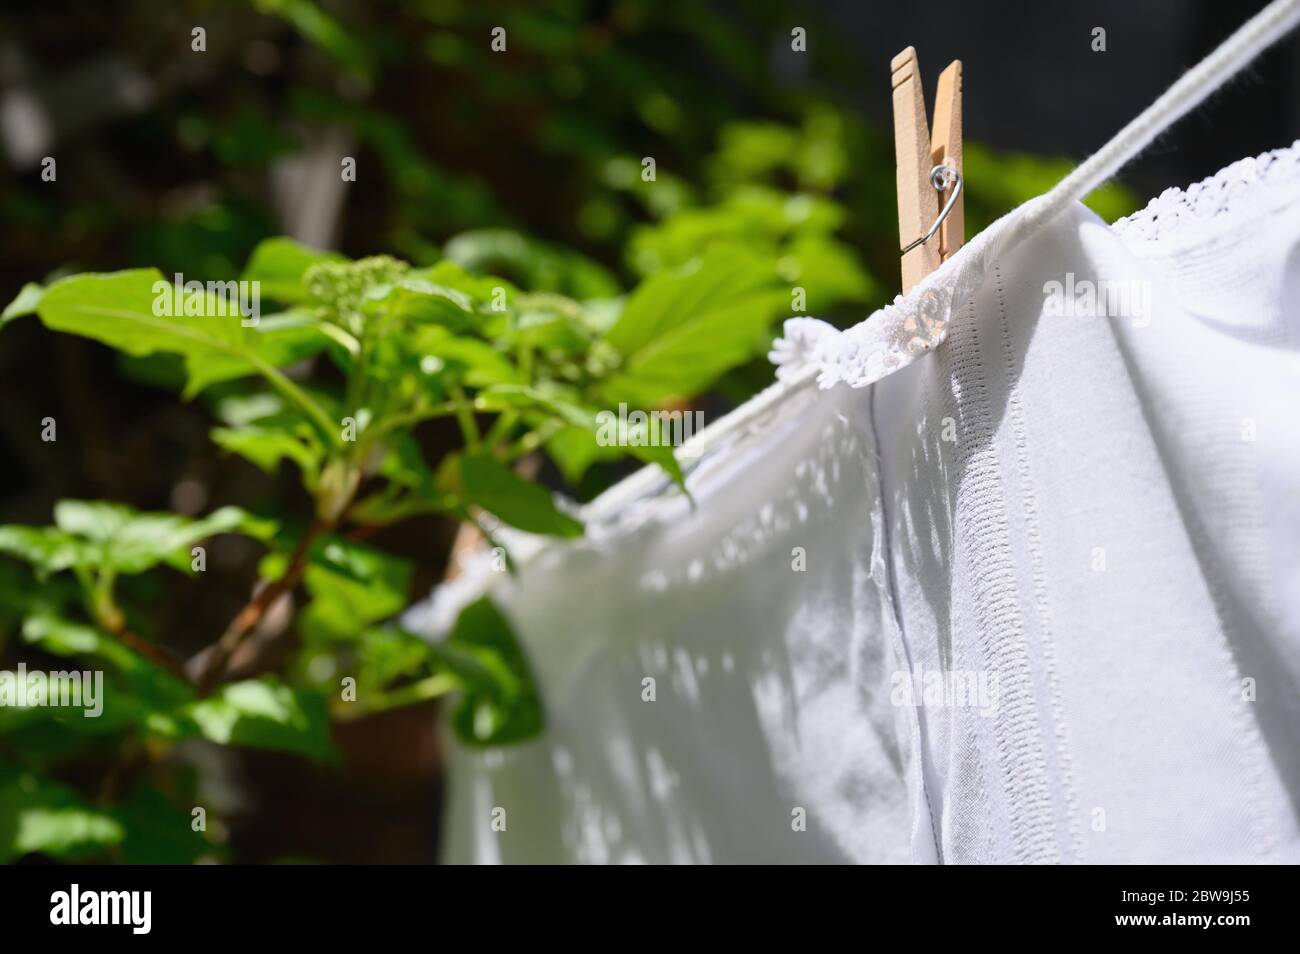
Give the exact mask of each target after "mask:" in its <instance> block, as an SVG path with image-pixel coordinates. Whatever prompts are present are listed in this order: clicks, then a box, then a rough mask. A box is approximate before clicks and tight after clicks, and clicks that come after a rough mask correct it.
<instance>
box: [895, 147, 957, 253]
mask: <svg viewBox="0 0 1300 954" xmlns="http://www.w3.org/2000/svg"><path fill="white" fill-rule="evenodd" d="M930 184H931V185H933V186H934V188H935V191H937V192H939V193H940V194H941V195H942V194H943V193H944V192H945V191H946V190H947V189H948V187H949V186H952V195H950V196H948V201H947V202H945V203H944V204H943V208H942V209H941V210H940V211H939V217H938V218H937V219H935V220H934V225H932V226H930V229H929V231H927V232H926V233H925V234H924V235H922V236H921V237H920V238H919V239H917V240H916V241H915V242H913V243H912V244H910V245H908V246H907V247H905V248H904V249H903V250H902V251H901V252H899V253H898V254H899V255H906V254H907V253H908V252H910V251H911V250H912V249H914V248H916V247H917V246H918V245H924V244H925V243H926V242H928V241H930V239H932V238H934V236H935V233H937V232H938V231H939V226H941V225H943V220H944V219H946V218H947V217H948V213H949V212H951V211H952V207H953V206H954V205H956V204H957V197H958V196H959V195H961V173H960V172H958V171H957V170H956V169H954V168H953V167H952V166H945V165H938V166H935V167H934V168H933V169H931V170H930Z"/></svg>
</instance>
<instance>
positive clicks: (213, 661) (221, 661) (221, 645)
mask: <svg viewBox="0 0 1300 954" xmlns="http://www.w3.org/2000/svg"><path fill="white" fill-rule="evenodd" d="M329 529H330V528H329V527H328V526H327V525H326V524H325V523H324V522H323V521H320V520H313V521H312V523H311V525H310V526H309V527H308V528H307V532H306V533H304V534H303V535H302V539H301V540H299V541H298V546H297V548H296V549H295V550H294V552H293V557H292V558H291V559H290V561H289V566H288V568H287V569H286V570H285V571H284V575H283V576H281V577H280V578H279V579H277V580H272V581H271V582H270V583H267V584H266V586H264V587H262V588H261V589H260V590H258V591H257V592H256V593H255V594H254V595H253V598H252V599H251V600H249V601H248V604H247V605H246V606H245V607H244V608H243V609H242V610H240V611H239V612H238V613H237V614H236V615H235V618H234V619H233V620H231V622H230V625H229V626H227V627H226V631H225V632H224V633H222V634H221V638H220V639H218V640H217V642H216V643H215V644H214V645H213V647H212V650H211V652H210V653H209V654H208V657H207V659H205V660H204V661H203V664H202V668H201V669H200V670H199V673H198V675H197V676H196V677H195V680H194V681H195V684H196V686H197V688H198V692H199V695H200V696H206V695H207V694H208V693H209V692H211V691H212V689H213V688H215V686H216V685H217V683H218V682H220V681H221V677H222V676H224V675H225V671H226V665H227V663H229V661H230V657H231V656H233V655H234V652H235V650H236V649H238V648H239V644H240V643H242V642H243V641H244V638H245V637H246V636H247V635H248V634H249V633H250V632H252V631H253V629H254V628H255V627H256V626H257V624H258V623H260V622H261V621H262V617H264V616H265V615H266V611H267V610H269V609H270V608H271V606H272V605H274V603H275V602H276V600H278V599H279V598H280V597H281V596H283V595H284V594H286V593H288V592H290V591H291V590H292V589H293V588H294V587H295V586H297V585H298V581H299V580H300V579H301V578H302V574H303V571H304V570H305V569H306V568H307V557H308V555H309V554H310V553H311V545H312V544H313V543H314V542H315V541H316V538H317V537H319V536H320V535H321V534H322V533H324V532H325V531H327V530H329Z"/></svg>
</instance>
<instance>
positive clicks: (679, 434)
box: [596, 404, 704, 457]
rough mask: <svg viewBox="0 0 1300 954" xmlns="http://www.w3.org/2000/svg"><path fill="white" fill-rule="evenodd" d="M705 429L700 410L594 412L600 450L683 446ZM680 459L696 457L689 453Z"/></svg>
mask: <svg viewBox="0 0 1300 954" xmlns="http://www.w3.org/2000/svg"><path fill="white" fill-rule="evenodd" d="M702 430H704V412H703V411H650V412H648V413H647V412H646V411H640V410H637V411H630V412H629V411H628V409H627V405H626V404H619V406H618V413H617V414H615V413H614V412H613V411H598V412H596V443H597V444H599V445H600V446H601V447H678V448H680V447H682V446H683V445H685V444H686V442H687V441H688V440H690V438H691V435H693V434H696V433H698V432H699V431H702ZM680 456H682V457H692V456H696V455H695V454H692V453H691V452H689V451H688V452H686V453H683V454H681V455H680Z"/></svg>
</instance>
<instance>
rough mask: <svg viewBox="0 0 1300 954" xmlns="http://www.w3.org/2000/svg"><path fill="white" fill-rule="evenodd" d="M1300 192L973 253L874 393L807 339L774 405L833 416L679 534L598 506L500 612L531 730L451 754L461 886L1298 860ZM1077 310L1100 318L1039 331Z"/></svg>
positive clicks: (743, 469)
mask: <svg viewBox="0 0 1300 954" xmlns="http://www.w3.org/2000/svg"><path fill="white" fill-rule="evenodd" d="M1298 170H1300V143H1297V144H1296V145H1295V146H1292V147H1291V148H1290V149H1287V150H1281V151H1279V152H1278V153H1275V154H1272V155H1269V156H1264V157H1260V158H1259V159H1256V160H1247V161H1245V162H1243V163H1238V164H1236V165H1234V166H1232V167H1230V168H1229V169H1226V170H1224V172H1223V173H1221V174H1220V175H1219V176H1216V177H1215V178H1214V179H1211V180H1207V182H1205V183H1202V184H1200V185H1199V186H1196V187H1193V188H1192V189H1189V190H1187V192H1186V193H1182V192H1177V191H1171V192H1168V193H1166V194H1165V195H1162V196H1161V197H1160V198H1159V199H1157V200H1155V201H1153V202H1152V203H1151V205H1150V206H1149V207H1148V209H1147V210H1146V211H1145V212H1143V213H1139V214H1138V215H1136V216H1133V217H1131V218H1130V219H1128V220H1124V221H1121V222H1119V223H1116V225H1115V226H1107V225H1105V224H1104V223H1103V222H1101V221H1100V220H1098V219H1097V218H1096V217H1095V216H1094V215H1092V214H1091V213H1090V212H1088V211H1087V210H1085V209H1084V208H1083V207H1081V206H1074V207H1073V208H1071V209H1070V210H1068V211H1067V212H1066V213H1064V214H1062V215H1059V216H1055V217H1053V218H1051V220H1050V221H1049V222H1047V224H1045V225H1043V226H1042V227H1041V228H1040V230H1039V231H1038V232H1037V233H1036V234H1035V236H1034V240H1033V241H1032V242H1020V243H1017V244H1014V245H1012V246H1009V247H1003V248H1001V249H999V250H998V252H997V254H996V255H989V254H988V248H986V249H985V250H984V251H983V252H982V253H981V252H980V250H979V249H978V248H977V249H976V253H975V255H973V256H972V257H979V259H980V268H979V269H971V268H966V269H961V268H956V269H949V270H948V273H947V275H948V279H947V281H946V282H945V283H932V284H931V285H930V287H929V289H927V290H926V292H922V293H921V294H925V293H932V294H935V295H937V296H940V297H942V298H943V299H944V301H945V306H944V307H945V309H946V311H947V312H948V313H949V314H951V315H953V316H955V317H954V318H953V319H952V320H951V321H948V322H945V324H946V329H945V337H946V341H944V343H943V345H942V347H933V346H931V347H927V348H926V349H924V350H921V351H918V352H917V353H916V354H915V355H913V356H912V358H911V359H910V361H909V362H908V363H906V364H904V365H900V366H898V367H897V368H894V369H892V370H893V373H890V374H887V375H885V376H883V377H878V378H874V379H873V383H870V384H866V386H862V387H846V386H844V385H845V382H846V381H847V383H850V384H865V383H866V382H865V376H862V377H859V378H858V379H856V380H854V379H852V378H851V377H850V376H847V375H845V374H843V373H841V372H843V371H845V370H851V369H854V368H858V369H859V370H860V369H861V367H862V365H861V364H860V363H859V364H857V365H855V364H854V363H853V361H852V360H851V359H852V358H853V356H854V354H855V353H854V351H853V341H854V336H853V332H847V333H839V332H834V333H830V332H827V331H826V330H825V329H824V328H819V327H818V325H817V324H816V323H810V322H808V321H806V320H805V321H800V322H792V323H790V325H789V326H788V329H787V335H786V338H785V339H784V341H783V342H782V343H781V344H780V345H779V346H778V347H777V348H776V349H775V352H774V355H775V357H777V358H778V359H779V360H782V361H784V362H785V363H784V364H783V365H782V368H781V372H782V374H783V375H785V376H786V377H788V378H793V379H795V380H798V381H807V380H808V379H809V377H810V375H813V374H820V375H821V376H822V378H823V379H824V381H823V383H826V384H830V385H831V387H830V388H829V389H827V390H813V389H804V390H802V391H800V392H799V393H797V394H794V395H793V396H790V397H787V399H785V400H782V401H779V402H769V404H770V407H769V408H768V413H767V414H765V415H764V417H763V418H762V420H761V421H758V420H756V419H746V420H745V425H746V426H745V427H744V428H735V429H734V434H733V440H732V441H731V443H730V444H729V445H724V446H722V447H720V448H716V449H715V450H714V451H712V452H711V453H710V454H709V455H707V456H706V457H705V459H704V460H703V461H702V463H701V464H700V465H699V466H698V467H697V468H696V470H695V471H694V472H693V473H692V474H691V477H690V485H691V488H692V492H693V494H694V496H695V498H696V502H697V506H696V507H695V509H692V508H691V507H690V505H689V504H688V503H687V502H686V501H685V500H684V499H682V498H681V497H677V496H672V495H667V496H656V497H651V498H649V499H644V500H640V501H635V502H629V501H628V500H626V499H623V500H621V501H620V506H619V508H618V510H617V512H616V513H613V514H610V512H609V510H608V509H606V508H604V507H602V506H601V505H600V504H599V502H598V504H597V505H596V506H595V507H593V508H591V509H590V511H589V513H590V515H594V516H596V517H597V519H596V522H594V523H593V524H591V525H590V527H589V534H588V538H587V539H585V540H582V541H577V542H572V543H565V544H555V545H547V546H545V547H541V548H538V549H537V550H536V552H535V553H534V554H533V555H532V556H531V558H530V559H528V560H526V561H525V565H524V567H523V570H522V572H521V574H520V576H519V578H518V579H517V580H509V579H505V578H501V577H494V578H493V580H492V582H494V583H495V584H496V585H495V586H493V588H492V592H493V595H494V597H495V598H496V599H497V600H498V601H499V603H500V604H501V605H502V606H503V608H504V609H505V611H506V612H507V613H508V614H509V615H510V617H511V618H512V620H513V621H514V623H515V625H516V627H517V628H518V630H519V632H520V634H521V638H522V639H523V640H524V643H525V646H526V648H527V650H528V652H529V654H530V658H531V660H532V662H533V665H534V667H535V670H536V672H537V675H538V679H539V682H540V687H541V691H542V694H543V698H544V700H545V703H546V706H547V714H548V719H549V727H548V731H547V733H546V735H545V736H544V738H542V739H541V740H539V741H536V742H533V743H529V744H527V745H524V746H521V747H515V748H506V749H500V750H495V751H491V752H486V753H478V752H467V751H464V750H459V749H455V750H454V751H453V755H452V759H451V763H450V767H449V773H450V792H449V810H448V814H447V818H446V824H445V825H444V832H445V837H446V842H447V845H446V857H447V859H448V860H452V861H476V862H477V861H507V862H509V861H560V862H564V861H592V862H603V861H649V862H673V861H715V862H721V861H856V862H862V861H865V862H886V861H904V860H911V861H924V862H928V861H943V862H1011V861H1016V862H1040V861H1047V862H1056V861H1061V862H1159V861H1167V862H1228V861H1238V862H1240V861H1245V862H1249V861H1265V862H1270V861H1288V862H1297V861H1300V830H1298V828H1297V815H1298V810H1297V801H1298V800H1300V746H1298V745H1297V739H1300V691H1298V690H1300V424H1298V423H1297V420H1296V414H1295V410H1294V409H1295V408H1296V407H1300V306H1298V305H1297V301H1298V300H1300V171H1298ZM976 241H977V242H978V241H979V239H977V240H976ZM976 274H978V276H979V277H978V280H976V279H974V278H972V276H974V275H976ZM1088 282H1091V283H1093V286H1092V287H1093V288H1094V289H1099V290H1100V291H1101V292H1102V293H1103V294H1102V299H1103V302H1104V301H1105V293H1107V292H1111V293H1118V292H1123V293H1124V294H1125V295H1127V296H1128V297H1127V298H1122V297H1113V298H1112V301H1111V304H1113V305H1116V306H1118V307H1117V309H1113V310H1115V311H1117V312H1118V313H1117V314H1111V315H1109V316H1106V315H1097V316H1087V315H1084V314H1078V313H1077V312H1078V311H1079V310H1080V309H1079V308H1077V307H1075V309H1074V311H1075V313H1068V311H1067V314H1064V315H1063V314H1061V313H1060V312H1061V311H1062V307H1061V306H1062V298H1061V296H1059V295H1055V296H1054V295H1051V294H1049V292H1050V291H1051V290H1053V289H1054V288H1055V287H1056V286H1054V285H1053V284H1052V283H1061V287H1062V288H1067V287H1068V288H1070V289H1071V290H1072V291H1073V292H1075V293H1076V294H1083V293H1084V292H1085V291H1086V290H1087V289H1088V288H1089V285H1088V284H1087V283H1088ZM1071 300H1072V301H1073V303H1074V306H1078V305H1079V304H1080V301H1081V299H1080V298H1078V297H1072V299H1071ZM1084 304H1086V301H1084ZM1083 310H1084V311H1086V310H1087V309H1083ZM1103 310H1105V309H1103ZM912 314H915V312H912ZM887 317H888V316H886V318H887ZM879 320H880V316H877V317H876V318H874V319H873V321H879ZM868 324H870V322H868ZM913 330H916V331H918V333H921V334H923V333H924V328H917V329H913ZM858 357H861V355H860V354H858ZM827 377H830V378H832V379H833V380H825V379H826V378H827ZM602 514H603V515H605V516H607V519H603V520H602V519H599V518H600V516H601V515H602ZM801 561H802V563H801ZM801 565H802V566H804V567H805V568H804V569H802V570H801V569H799V567H800V566H801ZM464 589H465V594H462V595H466V594H468V593H469V592H471V591H472V590H473V585H472V584H471V585H469V586H467V587H465V588H464ZM441 598H442V605H441V606H440V609H439V612H441V613H442V614H443V615H446V611H447V610H448V607H447V606H446V605H445V604H446V602H447V599H448V598H449V594H445V593H444V594H442V595H441ZM903 673H913V674H917V673H920V674H921V676H920V677H919V679H918V684H919V686H924V685H926V683H925V682H924V674H925V673H940V674H949V675H951V674H953V673H956V674H958V675H965V676H967V677H968V678H970V679H971V680H972V682H973V683H978V682H979V681H980V680H983V685H984V687H985V688H986V693H985V695H984V696H983V697H980V698H978V699H975V700H962V699H959V698H958V699H954V698H952V697H951V696H949V697H947V698H931V697H927V696H926V695H925V694H924V692H922V693H921V697H920V698H919V699H918V700H916V701H918V702H919V703H920V704H919V705H907V704H899V703H901V702H906V701H907V700H906V699H903V698H902V697H900V695H899V688H900V686H902V685H903V682H902V676H901V674H903ZM647 678H652V679H654V680H655V695H656V697H655V700H654V701H643V692H644V688H643V687H644V682H643V681H644V680H645V679H647ZM498 808H500V809H505V816H504V817H505V820H506V828H505V830H504V831H499V830H496V829H497V827H499V819H500V816H499V815H497V816H494V809H498ZM494 818H495V819H496V820H497V821H498V824H497V825H495V826H494ZM800 818H803V819H806V830H802V831H801V830H796V829H797V828H798V827H799V825H798V822H799V820H800Z"/></svg>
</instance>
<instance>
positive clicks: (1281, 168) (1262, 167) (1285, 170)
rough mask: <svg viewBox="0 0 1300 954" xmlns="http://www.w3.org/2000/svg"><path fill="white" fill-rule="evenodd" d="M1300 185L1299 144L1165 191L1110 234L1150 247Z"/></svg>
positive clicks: (1117, 224)
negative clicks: (1291, 185)
mask: <svg viewBox="0 0 1300 954" xmlns="http://www.w3.org/2000/svg"><path fill="white" fill-rule="evenodd" d="M1292 181H1300V139H1297V140H1296V141H1295V142H1294V143H1292V144H1291V145H1290V146H1286V147H1284V148H1282V149H1274V150H1273V151H1272V152H1266V153H1264V154H1263V155H1259V156H1254V157H1249V158H1246V159H1239V160H1238V161H1237V162H1234V163H1233V164H1232V165H1230V166H1226V167H1224V168H1223V169H1220V170H1219V171H1218V172H1216V173H1215V174H1214V175H1212V176H1210V177H1209V178H1208V179H1202V180H1201V181H1200V182H1196V183H1193V184H1192V185H1190V186H1188V187H1187V188H1186V189H1175V188H1169V189H1166V190H1165V191H1164V192H1161V193H1160V194H1159V195H1158V196H1156V197H1155V198H1154V199H1152V200H1151V201H1150V202H1148V203H1147V205H1146V208H1144V209H1141V210H1139V211H1137V212H1134V213H1133V214H1132V215H1128V216H1125V217H1124V218H1122V219H1119V220H1118V221H1116V222H1115V224H1114V225H1112V226H1111V228H1112V229H1113V230H1114V232H1115V234H1116V235H1118V236H1119V237H1120V238H1122V239H1123V240H1124V241H1126V242H1150V241H1154V240H1156V239H1160V238H1164V237H1166V236H1168V235H1169V234H1170V233H1172V232H1179V231H1183V230H1185V229H1187V228H1188V227H1189V226H1190V225H1192V224H1193V223H1199V222H1205V221H1208V220H1214V219H1218V218H1221V217H1222V216H1224V215H1227V214H1229V213H1237V212H1239V211H1240V210H1241V209H1242V208H1244V207H1245V206H1246V205H1248V204H1253V203H1254V202H1255V201H1256V200H1257V199H1261V198H1266V199H1273V198H1275V197H1276V195H1275V190H1276V188H1277V187H1278V186H1279V185H1283V184H1286V183H1290V182H1292Z"/></svg>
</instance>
